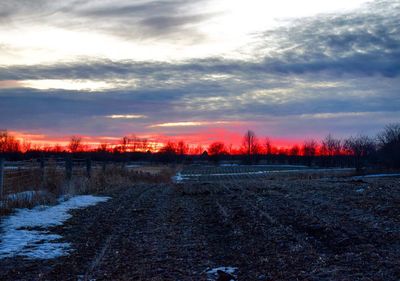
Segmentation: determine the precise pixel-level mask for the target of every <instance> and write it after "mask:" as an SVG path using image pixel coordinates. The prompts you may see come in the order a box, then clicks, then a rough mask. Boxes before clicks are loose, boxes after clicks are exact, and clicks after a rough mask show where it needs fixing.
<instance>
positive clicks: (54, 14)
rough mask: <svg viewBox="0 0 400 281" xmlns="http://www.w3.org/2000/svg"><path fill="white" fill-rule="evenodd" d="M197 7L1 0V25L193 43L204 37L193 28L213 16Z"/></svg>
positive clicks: (161, 1) (174, 0) (175, 0)
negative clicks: (36, 25)
mask: <svg viewBox="0 0 400 281" xmlns="http://www.w3.org/2000/svg"><path fill="white" fill-rule="evenodd" d="M206 1H208V0H201V1H197V2H196V5H194V4H193V3H190V2H189V1H184V0H148V1H142V2H138V1H118V2H112V3H110V2H109V1H105V0H100V1H98V0H97V1H96V0H89V1H81V0H66V1H62V2H61V1H50V0H38V1H25V0H16V1H1V2H0V23H2V24H3V25H7V24H26V23H39V24H43V23H46V24H51V25H53V26H59V27H62V28H67V29H74V30H88V31H91V32H93V31H97V32H103V33H108V34H111V35H113V36H120V37H123V38H124V39H126V40H131V39H132V40H138V39H142V40H145V39H157V40H162V39H165V40H172V39H174V38H176V37H179V39H180V40H181V41H182V42H185V41H186V42H188V43H193V42H196V41H199V40H203V39H204V37H205V35H204V34H202V33H201V32H199V31H198V30H197V29H196V27H195V25H196V24H198V23H200V22H202V21H205V20H207V19H209V18H210V17H211V16H212V14H202V13H198V12H195V11H192V8H193V6H199V5H202V4H204V3H205V2H206Z"/></svg>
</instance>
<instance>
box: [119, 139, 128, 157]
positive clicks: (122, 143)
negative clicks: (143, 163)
mask: <svg viewBox="0 0 400 281" xmlns="http://www.w3.org/2000/svg"><path fill="white" fill-rule="evenodd" d="M128 148H129V138H128V137H127V136H124V137H123V138H122V139H121V141H120V145H119V150H120V152H121V153H125V152H126V151H127V150H128Z"/></svg>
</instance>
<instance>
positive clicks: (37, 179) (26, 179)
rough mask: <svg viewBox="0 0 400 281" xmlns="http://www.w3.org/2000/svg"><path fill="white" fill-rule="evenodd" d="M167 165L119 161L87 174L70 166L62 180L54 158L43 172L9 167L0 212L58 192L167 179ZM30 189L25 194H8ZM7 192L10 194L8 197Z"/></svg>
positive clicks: (170, 172) (103, 190) (96, 190)
mask: <svg viewBox="0 0 400 281" xmlns="http://www.w3.org/2000/svg"><path fill="white" fill-rule="evenodd" d="M175 172H176V171H175V169H174V168H173V167H168V166H158V167H141V169H128V168H123V167H122V166H121V165H108V166H107V167H106V169H103V168H101V167H96V168H93V170H92V174H91V177H90V178H89V177H87V175H86V170H85V168H82V167H81V168H78V169H76V170H74V172H73V175H72V178H71V180H70V181H67V180H66V176H65V170H64V169H63V168H60V167H59V166H57V164H56V163H55V162H53V163H52V162H49V163H48V164H47V165H46V169H45V175H44V177H42V173H41V171H40V169H39V168H38V167H36V166H35V167H31V168H29V169H24V170H21V171H20V170H18V171H13V172H12V173H8V174H6V178H5V182H6V187H7V188H6V189H5V192H4V194H3V198H2V199H1V198H0V199H1V201H0V216H1V215H5V214H9V213H10V212H11V211H12V209H14V208H32V207H34V206H37V205H41V204H49V203H50V204H51V203H54V202H56V198H57V197H59V196H60V195H62V194H71V195H75V194H88V193H91V194H93V193H94V194H96V193H107V191H111V190H115V189H118V188H124V187H130V186H132V185H135V184H138V183H167V182H170V181H171V177H172V176H173V175H174V174H175ZM27 191H29V192H32V194H33V195H32V196H30V197H29V198H25V197H24V196H22V197H21V198H17V197H15V196H14V197H15V198H14V197H13V195H12V194H16V195H18V193H21V192H22V193H24V192H27ZM10 196H11V197H10Z"/></svg>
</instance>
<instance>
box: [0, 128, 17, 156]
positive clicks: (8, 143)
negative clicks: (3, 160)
mask: <svg viewBox="0 0 400 281" xmlns="http://www.w3.org/2000/svg"><path fill="white" fill-rule="evenodd" d="M20 151H21V144H20V142H19V141H18V140H17V139H16V138H15V137H14V136H11V135H10V134H8V132H7V130H3V131H0V153H17V152H20Z"/></svg>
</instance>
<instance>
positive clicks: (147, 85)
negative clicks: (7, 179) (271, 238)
mask: <svg viewBox="0 0 400 281" xmlns="http://www.w3.org/2000/svg"><path fill="white" fill-rule="evenodd" d="M0 8H1V13H0V15H1V19H2V20H1V22H0V35H1V37H0V38H1V44H0V48H1V52H0V63H1V68H0V98H1V103H0V114H1V119H0V128H2V129H7V130H9V131H14V132H16V133H17V134H20V135H23V134H25V135H29V134H31V135H36V134H39V135H43V136H44V137H43V138H42V140H43V141H45V140H46V141H50V140H53V139H62V140H64V141H67V140H68V139H69V137H70V136H71V135H81V136H86V137H89V138H93V139H98V138H99V137H118V138H119V137H122V136H124V135H129V134H135V135H137V136H147V137H151V138H154V139H156V138H162V139H168V138H169V137H171V138H172V139H176V138H182V139H185V138H186V137H187V136H188V135H190V136H193V135H198V138H199V140H198V141H196V140H194V139H193V138H192V137H190V139H191V141H194V142H195V143H203V144H208V143H209V142H210V141H209V139H207V138H204V136H203V134H204V132H211V131H220V132H228V133H229V134H238V135H241V134H243V132H244V131H245V130H247V129H251V130H254V131H256V132H257V133H258V134H259V135H262V136H269V137H272V138H276V139H279V140H286V141H287V142H289V143H294V142H295V141H298V140H301V139H304V138H306V137H310V136H312V137H315V138H322V137H324V136H325V135H327V134H328V133H332V134H334V135H335V136H338V137H345V136H348V135H350V134H356V133H364V134H375V133H377V132H378V131H379V130H380V129H381V128H382V127H383V126H384V125H386V124H388V123H392V122H395V121H398V120H399V117H400V111H399V108H400V101H399V99H398V87H399V81H400V80H399V79H398V76H399V69H400V65H399V37H400V36H399V29H398V28H399V24H398V16H399V10H400V8H399V2H398V1H362V0H356V1H330V2H329V1H323V2H321V1H314V0H307V1H301V2H298V1H289V0H285V1H279V2H278V3H272V2H271V3H269V2H268V3H267V2H266V1H261V0H251V1H245V2H244V1H217V0H215V1H196V2H188V1H133V2H132V1H118V2H111V1H85V2H77V1H62V2H61V1H32V2H24V1H8V2H7V1H3V3H2V4H1V6H0ZM220 137H222V139H221V140H222V141H229V137H224V136H223V134H222V133H221V134H220ZM239 139H240V138H238V139H237V140H239ZM237 140H236V141H235V143H234V144H235V145H239V144H240V142H237ZM33 141H37V140H36V139H33Z"/></svg>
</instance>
